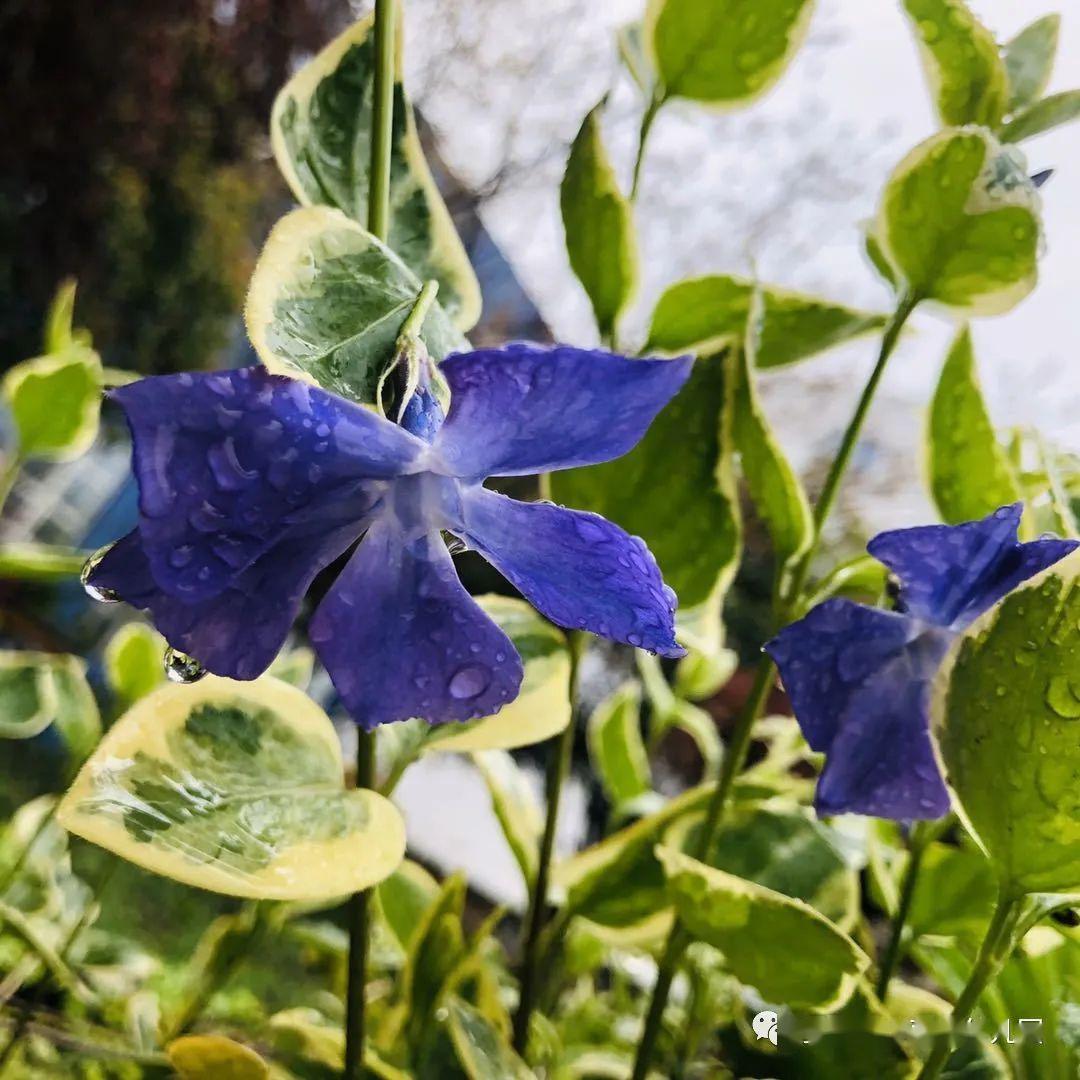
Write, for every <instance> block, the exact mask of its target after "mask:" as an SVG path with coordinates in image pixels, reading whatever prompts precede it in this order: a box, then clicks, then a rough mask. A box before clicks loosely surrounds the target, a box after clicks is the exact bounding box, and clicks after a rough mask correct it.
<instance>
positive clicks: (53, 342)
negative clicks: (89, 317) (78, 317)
mask: <svg viewBox="0 0 1080 1080" xmlns="http://www.w3.org/2000/svg"><path fill="white" fill-rule="evenodd" d="M76 289H77V282H76V281H75V279H74V278H68V279H67V280H65V281H62V282H61V283H60V286H59V288H58V289H57V290H56V293H55V294H54V295H53V298H52V303H50V304H49V310H48V311H47V312H46V313H45V333H44V334H43V335H42V336H43V338H44V341H43V345H44V348H45V352H46V353H57V352H60V351H61V350H63V349H66V348H68V346H70V345H79V344H81V345H89V344H90V341H89V335H88V334H87V332H86V331H85V330H81V331H75V330H74V329H73V326H72V324H73V322H74V319H75V292H76Z"/></svg>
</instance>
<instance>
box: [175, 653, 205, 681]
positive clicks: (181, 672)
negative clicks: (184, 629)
mask: <svg viewBox="0 0 1080 1080" xmlns="http://www.w3.org/2000/svg"><path fill="white" fill-rule="evenodd" d="M205 674H206V668H204V667H203V666H202V664H200V663H199V661H198V660H196V659H195V657H193V656H188V654H187V653H182V652H180V650H179V649H174V648H173V647H172V646H171V645H170V646H169V648H167V649H166V650H165V675H166V677H167V678H168V680H169V682H174V683H193V682H198V681H199V680H200V679H201V678H202V677H203V676H204V675H205Z"/></svg>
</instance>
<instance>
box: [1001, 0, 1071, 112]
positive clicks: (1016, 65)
mask: <svg viewBox="0 0 1080 1080" xmlns="http://www.w3.org/2000/svg"><path fill="white" fill-rule="evenodd" d="M1060 30H1061V16H1060V15H1044V16H1043V17H1042V18H1041V19H1036V20H1035V21H1034V22H1033V23H1031V24H1030V25H1029V26H1025V27H1024V29H1023V30H1021V31H1020V33H1019V34H1017V35H1016V37H1014V38H1013V39H1012V40H1011V41H1009V42H1008V43H1007V44H1006V45H1005V49H1004V53H1005V70H1006V72H1007V73H1008V76H1009V112H1015V111H1016V110H1017V109H1021V108H1023V107H1024V106H1025V105H1030V104H1031V103H1032V102H1033V101H1036V100H1037V99H1038V98H1040V97H1042V95H1043V94H1044V93H1045V92H1046V84H1047V83H1048V82H1049V81H1050V73H1051V72H1052V71H1053V68H1054V56H1055V55H1056V54H1057V47H1058V33H1059V32H1060Z"/></svg>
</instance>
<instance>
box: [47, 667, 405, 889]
mask: <svg viewBox="0 0 1080 1080" xmlns="http://www.w3.org/2000/svg"><path fill="white" fill-rule="evenodd" d="M59 813H60V821H61V823H62V824H63V825H64V826H65V828H67V829H68V830H69V831H71V832H73V833H75V834H76V835H78V836H81V837H83V838H84V839H86V840H90V841H92V842H93V843H96V844H99V845H100V846H101V847H104V848H106V849H108V850H109V851H112V852H114V853H115V854H117V855H120V856H121V857H122V858H125V859H127V860H129V861H130V862H133V863H136V864H137V865H139V866H142V867H145V868H146V869H148V870H153V871H154V872H156V873H159V874H163V875H164V876H166V877H171V878H173V879H174V880H177V881H182V882H185V883H187V884H189V885H196V886H199V887H200V888H204V889H210V890H212V891H215V892H222V893H227V894H230V895H233V896H245V897H252V898H258V899H277V900H323V899H329V898H332V897H336V896H344V895H346V894H348V893H352V892H355V891H356V890H358V889H362V888H366V887H367V886H370V885H373V884H375V883H376V882H378V881H381V880H382V879H383V878H385V877H386V876H387V875H388V874H389V873H390V872H391V871H393V869H394V868H395V867H396V866H397V865H398V863H399V862H400V861H401V858H402V855H403V854H404V850H405V828H404V823H403V822H402V820H401V816H400V814H399V813H398V812H397V810H396V809H394V807H393V806H392V805H391V804H390V803H389V802H387V800H385V799H384V798H382V797H381V796H379V795H376V794H375V793H374V792H370V791H346V790H345V788H344V780H343V770H342V762H341V749H340V746H339V743H338V739H337V735H336V733H335V731H334V727H333V725H332V724H331V722H330V720H329V718H328V717H327V716H326V714H325V713H324V712H323V711H322V709H320V708H319V707H318V706H317V705H316V704H315V703H314V702H313V701H311V699H310V698H308V697H306V696H305V695H304V694H303V693H302V692H301V691H299V690H297V689H296V688H295V687H292V686H289V685H288V684H286V683H283V682H280V681H278V680H276V679H271V678H263V679H260V680H257V681H256V682H233V681H231V680H228V679H221V678H217V677H215V676H207V677H206V678H204V679H203V680H202V681H200V682H197V683H193V684H189V685H166V686H162V687H161V688H159V689H157V690H155V691H154V692H152V693H151V694H149V695H147V696H146V697H144V698H142V699H140V700H139V701H138V702H136V704H135V705H134V706H133V707H132V708H131V709H130V710H129V711H128V712H127V713H126V714H125V715H124V716H123V717H121V719H120V720H119V721H117V723H116V724H115V725H114V726H113V727H112V728H111V729H110V730H109V732H108V734H107V735H106V736H105V738H104V739H103V740H102V742H101V744H100V745H99V747H98V748H97V750H96V752H95V753H94V754H93V756H92V757H91V759H90V760H89V761H88V762H87V763H86V765H85V766H84V767H83V769H82V771H81V772H80V773H79V776H78V777H77V779H76V781H75V783H74V784H73V785H72V787H71V789H70V790H69V791H68V793H67V794H66V795H65V796H64V799H63V801H62V803H61V806H60V812H59Z"/></svg>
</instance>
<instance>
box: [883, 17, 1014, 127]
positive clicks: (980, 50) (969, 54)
mask: <svg viewBox="0 0 1080 1080" xmlns="http://www.w3.org/2000/svg"><path fill="white" fill-rule="evenodd" d="M904 7H905V8H906V9H907V13H908V15H910V16H911V21H912V26H913V28H914V30H915V33H916V35H917V36H918V39H919V46H920V52H921V53H922V60H923V67H924V68H925V70H926V78H927V82H929V84H930V91H931V94H932V96H933V98H934V103H935V105H936V106H937V111H938V116H940V117H941V122H942V123H943V124H946V125H957V126H959V125H961V124H983V125H985V126H986V127H989V128H994V127H997V125H998V124H999V123H1000V122H1001V118H1002V116H1004V115H1005V108H1006V105H1007V104H1008V98H1009V79H1008V75H1007V74H1006V72H1005V63H1004V61H1003V60H1002V59H1001V54H1000V53H999V52H998V47H997V42H996V41H995V40H994V35H993V34H991V33H990V31H989V30H987V29H986V27H985V26H983V25H982V23H980V22H979V20H978V19H976V18H975V16H974V15H972V13H971V11H970V10H969V9H968V6H967V4H965V3H964V2H963V0H904Z"/></svg>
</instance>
